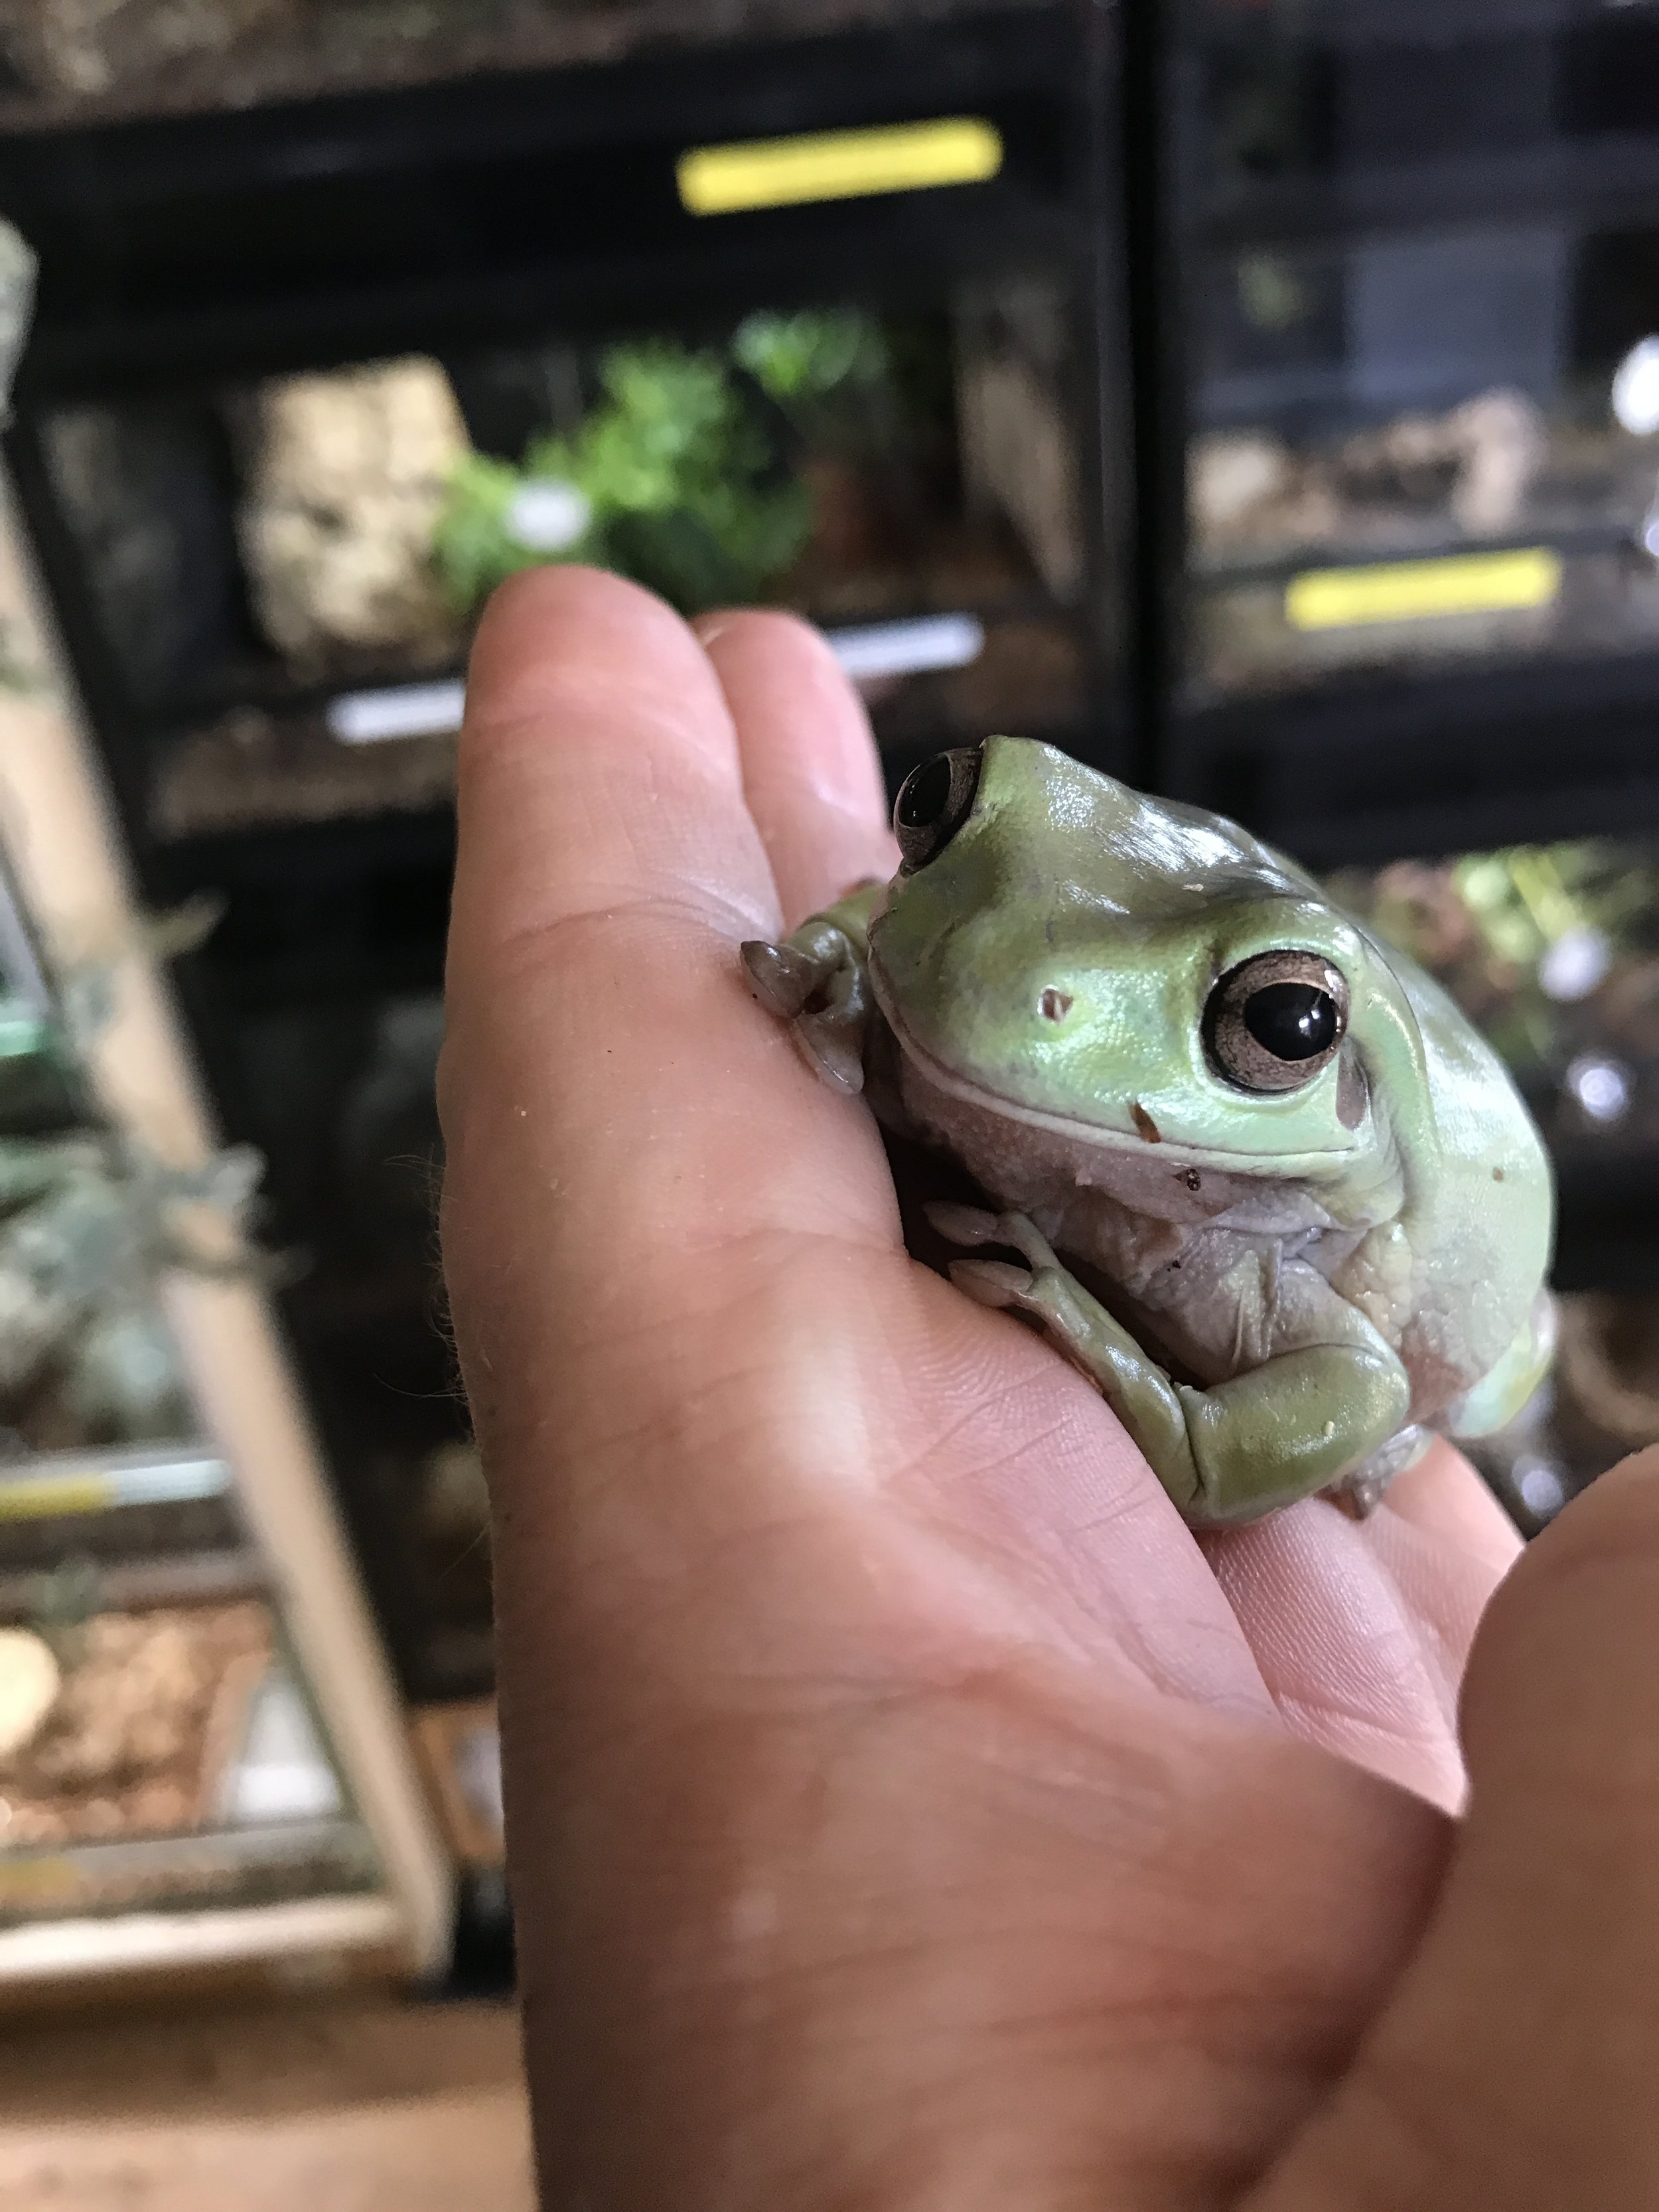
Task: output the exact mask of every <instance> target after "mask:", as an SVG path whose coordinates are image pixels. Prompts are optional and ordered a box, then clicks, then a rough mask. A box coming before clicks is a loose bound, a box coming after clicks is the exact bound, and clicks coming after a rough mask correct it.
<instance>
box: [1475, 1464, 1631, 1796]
mask: <svg viewBox="0 0 1659 2212" xmlns="http://www.w3.org/2000/svg"><path fill="white" fill-rule="evenodd" d="M1656 1616H1659V1446H1656V1447H1650V1449H1647V1450H1646V1451H1642V1452H1638V1453H1636V1454H1634V1455H1632V1457H1631V1458H1629V1459H1627V1460H1625V1461H1623V1462H1620V1465H1619V1466H1618V1467H1616V1468H1612V1469H1611V1470H1610V1471H1609V1472H1608V1473H1607V1474H1604V1475H1601V1477H1599V1479H1598V1480H1596V1481H1595V1482H1593V1483H1592V1484H1591V1485H1590V1486H1589V1489H1588V1490H1586V1491H1584V1492H1583V1493H1582V1494H1581V1495H1580V1496H1579V1497H1577V1498H1575V1499H1574V1500H1573V1501H1572V1503H1571V1504H1570V1505H1568V1506H1567V1507H1566V1508H1565V1510H1564V1511H1563V1512H1561V1513H1560V1514H1559V1515H1558V1516H1557V1517H1556V1518H1555V1520H1553V1522H1551V1523H1550V1525H1549V1527H1548V1528H1546V1529H1545V1530H1544V1531H1543V1533H1542V1534H1541V1535H1539V1536H1537V1537H1535V1538H1534V1540H1533V1541H1532V1542H1531V1543H1530V1544H1529V1545H1528V1547H1527V1548H1526V1551H1525V1553H1524V1554H1523V1555H1522V1558H1521V1559H1520V1560H1519V1562H1518V1563H1517V1565H1516V1568H1515V1571H1514V1572H1513V1573H1512V1574H1511V1575H1510V1577H1508V1579H1507V1580H1506V1581H1505V1582H1504V1584H1503V1585H1502V1587H1501V1588H1500V1589H1499V1590H1498V1594H1497V1595H1496V1596H1495V1597H1494V1598H1493V1600H1492V1604H1491V1605H1490V1607H1488V1608H1487V1612H1486V1619H1485V1620H1483V1622H1482V1624H1481V1627H1480V1634H1479V1636H1478V1637H1477V1638H1476V1639H1475V1645H1474V1653H1473V1655H1472V1656H1471V1659H1470V1662H1469V1671H1468V1679H1467V1680H1466V1682H1465V1685H1464V1693H1463V1729H1464V1736H1465V1741H1466V1742H1467V1743H1468V1748H1469V1756H1470V1761H1471V1765H1474V1766H1476V1767H1477V1768H1479V1766H1480V1765H1481V1764H1482V1763H1483V1762H1484V1763H1485V1765H1486V1766H1487V1767H1488V1768H1490V1767H1491V1766H1492V1764H1493V1762H1494V1761H1496V1762H1497V1763H1498V1764H1500V1765H1504V1766H1505V1767H1508V1766H1510V1765H1515V1764H1516V1763H1519V1764H1522V1765H1527V1766H1528V1767H1534V1766H1536V1767H1539V1768H1542V1769H1547V1770H1548V1771H1553V1772H1554V1773H1555V1774H1556V1775H1557V1776H1558V1778H1559V1776H1561V1775H1563V1774H1565V1773H1571V1774H1572V1775H1575V1776H1577V1777H1579V1778H1582V1779H1583V1781H1584V1782H1586V1783H1587V1784H1589V1785H1590V1786H1592V1787H1593V1786H1595V1784H1596V1783H1597V1782H1598V1780H1599V1779H1605V1778H1606V1777H1607V1774H1608V1772H1609V1771H1610V1765H1609V1762H1611V1763H1612V1765H1619V1764H1620V1763H1621V1762H1622V1751H1621V1749H1620V1747H1622V1746H1625V1745H1626V1744H1628V1743H1629V1742H1631V1741H1642V1742H1643V1743H1644V1745H1646V1744H1649V1743H1651V1742H1653V1741H1659V1668H1656V1667H1655V1665H1654V1648H1653V1647H1654V1631H1653V1623H1654V1620H1655V1618H1656ZM1644 1756H1645V1753H1644ZM1651 1796H1652V1800H1653V1809H1654V1811H1655V1813H1656V1814H1659V1770H1656V1771H1655V1772H1654V1774H1653V1776H1652V1778H1651Z"/></svg>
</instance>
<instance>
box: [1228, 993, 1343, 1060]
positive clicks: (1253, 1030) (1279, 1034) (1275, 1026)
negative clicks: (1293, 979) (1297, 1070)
mask: <svg viewBox="0 0 1659 2212" xmlns="http://www.w3.org/2000/svg"><path fill="white" fill-rule="evenodd" d="M1244 1026H1245V1028H1246V1029H1247V1030H1249V1033H1250V1035H1251V1036H1253V1037H1254V1038H1255V1041H1256V1042H1257V1043H1258V1044H1259V1045H1260V1046H1261V1048H1262V1049H1263V1050H1264V1051H1267V1052H1270V1053H1272V1054H1273V1058H1274V1059H1275V1060H1317V1059H1318V1057H1319V1055H1320V1054H1321V1053H1322V1052H1328V1051H1329V1050H1330V1048H1331V1047H1332V1046H1333V1045H1334V1043H1335V1042H1336V1030H1337V1011H1336V1001H1335V1000H1334V999H1333V998H1332V996H1331V994H1330V993H1329V992H1328V991H1322V990H1321V989H1320V988H1319V986H1318V985H1317V984H1316V983H1264V984H1263V985H1262V987H1261V989H1260V990H1259V991H1252V992H1251V994H1250V995H1249V998H1248V999H1246V1000H1245V1001H1244Z"/></svg>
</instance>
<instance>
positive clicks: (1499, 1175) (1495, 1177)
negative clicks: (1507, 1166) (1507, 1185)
mask: <svg viewBox="0 0 1659 2212" xmlns="http://www.w3.org/2000/svg"><path fill="white" fill-rule="evenodd" d="M1503 1180H1504V1170H1503V1169H1502V1168H1494V1169H1493V1170H1492V1181H1493V1182H1503Z"/></svg>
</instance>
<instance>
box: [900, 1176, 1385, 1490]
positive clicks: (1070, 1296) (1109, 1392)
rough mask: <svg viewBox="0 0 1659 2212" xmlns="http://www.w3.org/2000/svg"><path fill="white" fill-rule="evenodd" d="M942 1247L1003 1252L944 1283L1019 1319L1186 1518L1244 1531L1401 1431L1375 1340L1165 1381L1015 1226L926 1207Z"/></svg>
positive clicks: (1016, 1222)
mask: <svg viewBox="0 0 1659 2212" xmlns="http://www.w3.org/2000/svg"><path fill="white" fill-rule="evenodd" d="M928 1218H929V1219H930V1220H931V1221H932V1222H933V1226H934V1228H935V1229H937V1230H938V1231H939V1234H940V1235H941V1236H942V1237H945V1238H947V1239H948V1240H949V1241H950V1242H951V1243H955V1244H963V1245H968V1246H969V1247H974V1246H984V1245H987V1244H988V1245H1001V1246H1006V1248H1007V1249H1010V1250H1012V1251H1015V1252H1018V1254H1019V1255H1020V1256H1021V1258H1022V1259H1023V1260H1024V1261H1025V1262H1026V1265H1025V1266H1024V1267H1015V1266H1012V1265H1011V1264H1010V1263H1008V1262H1007V1261H995V1260H961V1261H957V1262H956V1263H955V1264H954V1265H953V1266H952V1267H951V1279H952V1281H954V1282H955V1283H956V1284H957V1285H958V1286H959V1287H960V1288H961V1289H962V1290H963V1291H966V1292H967V1293H968V1295H969V1297H973V1298H975V1299H977V1300H978V1301H979V1303H980V1304H981V1305H989V1306H1000V1307H1005V1308H1010V1309H1012V1310H1013V1311H1015V1312H1017V1313H1023V1314H1027V1315H1029V1316H1030V1317H1031V1318H1032V1319H1033V1320H1035V1321H1036V1322H1038V1323H1039V1324H1040V1325H1041V1327H1042V1329H1043V1331H1044V1333H1045V1334H1047V1335H1048V1337H1049V1338H1050V1340H1052V1341H1053V1342H1054V1344H1055V1345H1057V1346H1058V1347H1059V1348H1060V1351H1061V1352H1064V1353H1065V1354H1066V1358H1068V1359H1069V1360H1070V1361H1071V1362H1072V1364H1073V1365H1074V1366H1076V1367H1079V1368H1080V1369H1081V1370H1082V1371H1083V1372H1084V1374H1085V1375H1086V1376H1088V1377H1089V1378H1090V1380H1091V1382H1092V1383H1094V1384H1095V1385H1096V1387H1097V1389H1099V1390H1100V1391H1101V1392H1102V1394H1103V1395H1104V1396H1105V1397H1106V1399H1107V1400H1108V1401H1109V1403H1110V1404H1111V1406H1112V1408H1113V1410H1114V1411H1115V1413H1116V1414H1117V1416H1118V1418H1119V1419H1120V1420H1121V1422H1122V1423H1123V1425H1124V1427H1125V1428H1126V1429H1127V1431H1129V1434H1130V1435H1131V1437H1133V1439H1134V1441H1135V1443H1137V1444H1138V1445H1139V1447H1140V1449H1141V1450H1142V1452H1144V1453H1145V1455H1146V1459H1147V1461H1148V1462H1149V1463H1150V1465H1151V1466H1152V1471H1153V1473H1154V1474H1156V1475H1157V1476H1158V1480H1159V1481H1160V1482H1162V1484H1163V1485H1164V1488H1165V1490H1167V1491H1168V1492H1169V1493H1170V1497H1171V1498H1173V1499H1174V1501H1175V1503H1176V1505H1177V1506H1178V1507H1179V1508H1180V1510H1181V1511H1182V1514H1183V1515H1184V1516H1186V1518H1187V1519H1188V1521H1190V1522H1194V1524H1195V1525H1198V1526H1203V1527H1225V1526H1227V1525H1229V1524H1231V1523H1236V1522H1245V1521H1253V1520H1255V1519H1258V1518H1259V1517H1260V1516H1261V1515H1262V1514H1264V1513H1269V1512H1271V1511H1272V1510H1273V1509H1274V1507H1276V1506H1279V1505H1285V1504H1291V1502H1292V1501H1293V1500H1294V1499H1296V1498H1305V1497H1307V1496H1309V1495H1310V1493H1311V1492H1315V1491H1317V1490H1322V1489H1324V1488H1326V1487H1327V1486H1329V1485H1331V1484H1332V1483H1334V1482H1335V1481H1337V1480H1340V1478H1341V1477H1342V1476H1344V1475H1345V1474H1347V1473H1348V1472H1349V1470H1350V1469H1352V1468H1357V1467H1358V1468H1363V1467H1364V1465H1365V1463H1366V1462H1368V1461H1369V1460H1370V1458H1371V1456H1372V1455H1373V1454H1375V1453H1376V1452H1377V1451H1378V1450H1379V1449H1380V1448H1381V1447H1382V1446H1383V1445H1384V1444H1386V1443H1388V1441H1389V1438H1391V1437H1394V1436H1395V1435H1396V1434H1397V1433H1398V1432H1399V1431H1401V1429H1402V1428H1403V1427H1404V1425H1405V1422H1406V1412H1407V1406H1408V1404H1409V1402H1410V1398H1411V1385H1410V1383H1409V1381H1408V1380H1407V1375H1406V1370H1405V1369H1404V1368H1403V1367H1402V1366H1401V1364H1400V1361H1399V1360H1398V1358H1396V1357H1395V1355H1394V1353H1393V1352H1390V1351H1389V1348H1388V1346H1386V1345H1384V1344H1383V1340H1382V1339H1381V1338H1380V1337H1379V1338H1378V1339H1377V1340H1376V1347H1375V1348H1372V1347H1370V1346H1365V1345H1352V1344H1333V1345H1311V1346H1305V1347H1304V1348H1302V1349H1300V1350H1297V1351H1295V1352H1281V1353H1280V1354H1279V1357H1278V1358H1275V1359H1270V1360H1267V1361H1266V1362H1264V1364H1262V1365H1261V1366H1260V1367H1256V1368H1253V1369H1251V1370H1249V1372H1248V1373H1246V1374H1243V1375H1238V1376H1234V1377H1233V1378H1232V1379H1231V1381H1229V1382H1225V1383H1213V1384H1212V1385H1211V1387H1210V1388H1209V1389H1201V1390H1200V1389H1192V1388H1190V1387H1189V1386H1188V1384H1186V1383H1174V1382H1172V1381H1171V1380H1170V1377H1169V1376H1167V1375H1166V1374H1165V1373H1164V1370H1163V1369H1162V1368H1161V1367H1159V1366H1158V1364H1157V1362H1156V1361H1155V1360H1152V1359H1151V1358H1148V1357H1147V1355H1146V1352H1144V1351H1143V1350H1142V1349H1141V1347H1140V1346H1139V1344H1137V1343H1136V1341H1135V1340H1134V1338H1133V1336H1132V1335H1131V1334H1130V1333H1129V1331H1128V1330H1127V1328H1124V1326H1123V1324H1122V1322H1120V1321H1118V1320H1117V1319H1116V1317H1115V1316H1114V1315H1112V1314H1110V1313H1109V1312H1108V1311H1107V1310H1106V1309H1105V1307H1104V1306H1103V1305H1102V1304H1101V1303H1100V1301H1099V1300H1098V1299H1097V1298H1096V1297H1094V1296H1093V1295H1092V1294H1091V1292H1090V1291H1087V1290H1085V1287H1084V1286H1083V1285H1082V1284H1081V1283H1079V1281H1077V1279H1075V1278H1074V1277H1073V1275H1071V1274H1070V1273H1067V1271H1066V1268H1065V1267H1063V1266H1062V1264H1061V1263H1060V1260H1059V1259H1058V1258H1057V1257H1056V1255H1055V1254H1054V1251H1053V1249H1051V1248H1050V1246H1049V1245H1048V1242H1047V1241H1046V1239H1045V1238H1044V1237H1042V1234H1041V1232H1040V1231H1038V1229H1037V1228H1036V1225H1035V1224H1034V1223H1033V1222H1031V1221H1029V1220H1028V1219H1027V1218H1025V1216H1024V1214H1019V1213H1006V1214H1001V1215H997V1214H992V1213H986V1212H980V1211H979V1210H978V1209H977V1208H975V1207H973V1206H930V1207H929V1208H928Z"/></svg>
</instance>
